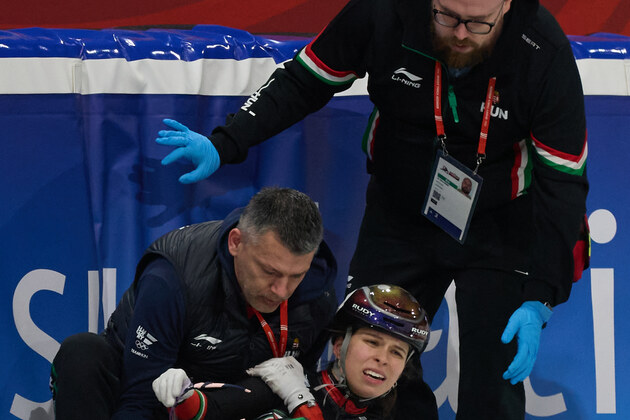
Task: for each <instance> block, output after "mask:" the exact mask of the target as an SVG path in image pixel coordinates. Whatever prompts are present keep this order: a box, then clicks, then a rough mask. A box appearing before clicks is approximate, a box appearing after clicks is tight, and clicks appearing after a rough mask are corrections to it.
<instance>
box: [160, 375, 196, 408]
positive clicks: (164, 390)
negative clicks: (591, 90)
mask: <svg viewBox="0 0 630 420" xmlns="http://www.w3.org/2000/svg"><path fill="white" fill-rule="evenodd" d="M191 385H192V384H191V382H190V379H189V378H188V375H186V372H185V371H184V370H183V369H173V368H171V369H169V370H167V371H166V372H164V373H163V374H161V375H160V376H159V377H158V378H157V379H156V380H155V381H153V392H155V396H156V397H157V399H158V400H159V401H160V402H161V403H162V404H164V406H165V407H173V406H175V405H177V404H179V403H180V402H182V401H184V400H185V399H187V398H189V397H190V396H191V395H192V394H193V391H192V389H189V388H190V386H191ZM186 389H188V391H186Z"/></svg>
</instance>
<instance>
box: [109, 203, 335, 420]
mask: <svg viewBox="0 0 630 420" xmlns="http://www.w3.org/2000/svg"><path fill="white" fill-rule="evenodd" d="M239 214H240V212H233V213H232V214H231V215H230V216H228V218H226V220H225V221H212V222H205V223H200V224H195V225H190V226H186V227H184V228H181V229H178V230H175V231H172V232H170V233H167V234H166V235H164V236H163V237H161V238H159V239H158V240H156V241H155V242H154V243H153V244H152V245H151V246H150V247H149V248H148V249H147V251H146V252H145V254H144V256H143V257H142V259H141V260H140V262H139V264H138V266H137V271H136V279H135V280H134V283H133V284H132V286H131V287H130V288H129V289H128V290H127V291H126V292H125V294H124V295H123V297H122V299H121V302H120V303H119V305H118V306H117V308H116V310H115V311H114V313H113V314H112V316H111V317H110V320H109V322H108V326H107V329H106V330H105V332H104V333H105V335H106V336H107V337H108V338H110V341H111V342H112V343H114V344H115V345H116V346H118V347H119V348H121V349H122V346H123V343H125V345H124V350H123V359H124V370H123V378H122V392H123V393H124V394H125V398H123V399H122V400H121V404H122V405H123V406H126V408H123V409H124V410H131V411H130V412H133V410H135V408H134V407H132V406H138V405H143V403H142V401H144V404H146V407H150V406H151V405H154V404H155V403H157V400H156V399H155V397H154V396H153V392H152V390H151V382H152V380H153V379H155V378H157V377H158V376H159V375H160V374H161V373H162V372H164V371H165V370H166V369H168V368H169V367H179V368H182V369H184V370H185V371H186V373H187V374H188V376H190V377H192V378H193V379H194V380H195V381H206V380H210V381H215V382H227V383H234V382H237V381H239V380H240V379H243V378H245V377H247V375H246V373H245V370H246V369H247V368H249V367H252V366H254V365H256V364H258V363H260V362H262V361H264V360H267V359H269V358H271V357H273V354H272V352H271V349H270V345H269V342H268V341H267V338H266V335H265V333H264V331H263V329H262V328H261V325H260V322H259V321H258V319H257V318H256V317H255V316H254V317H251V318H248V316H247V311H246V303H245V301H244V300H243V298H242V295H241V293H240V289H239V288H238V284H237V282H236V277H235V275H234V268H233V267H234V266H233V259H232V256H231V255H230V254H229V252H228V250H227V235H228V233H229V231H230V230H231V228H233V227H234V226H235V225H236V222H237V221H238V216H239ZM166 261H168V263H170V267H171V271H170V273H171V275H169V276H168V277H170V278H168V279H164V278H161V276H156V275H155V273H156V269H155V267H156V263H159V264H158V265H164V264H168V263H166ZM167 268H168V266H167ZM157 272H158V273H159V272H167V273H168V272H169V271H168V269H167V270H163V271H159V270H157ZM147 273H148V274H147ZM335 276H336V262H335V259H334V257H333V255H332V253H331V251H330V249H329V248H328V246H327V245H326V244H325V243H324V242H322V243H321V245H320V248H319V250H318V252H317V253H316V256H315V258H314V260H313V263H312V265H311V268H310V270H309V272H308V273H307V275H306V277H305V279H304V280H303V281H302V283H301V284H300V286H298V288H297V290H296V292H295V293H294V294H293V296H292V297H291V298H290V299H289V304H288V308H289V311H288V325H289V328H288V342H287V354H291V355H294V356H296V357H298V358H299V357H300V356H301V355H302V354H304V352H306V351H307V350H309V349H310V348H311V347H312V346H313V344H314V343H315V339H316V337H317V335H318V333H319V332H320V331H321V330H322V329H323V327H324V326H325V325H327V323H328V322H329V321H330V320H331V318H332V316H333V315H334V312H335V309H336V306H337V300H336V297H335V293H334V280H335ZM149 282H151V283H153V282H155V284H157V283H158V282H159V286H157V288H155V287H154V288H153V289H146V287H147V286H148V287H150V286H152V284H149ZM143 290H152V291H151V292H146V291H145V292H144V293H151V296H146V295H145V296H144V297H143V296H142V293H143ZM162 294H166V296H162V297H161V295H162ZM153 300H157V301H159V302H164V303H163V304H164V305H166V306H168V307H164V308H161V307H158V308H155V307H150V308H149V309H147V305H149V306H150V305H152V304H153V302H152V301H153ZM147 301H148V302H149V303H147ZM138 302H143V304H142V308H141V309H138V306H137V305H138ZM177 302H178V303H177ZM156 305H157V304H156ZM139 311H141V313H140V312H139ZM164 312H166V313H164ZM264 318H265V320H266V321H267V322H268V324H269V325H270V326H271V329H272V331H273V332H274V334H276V335H277V334H279V311H278V310H277V311H276V312H274V313H272V314H264ZM156 319H160V320H161V321H160V322H159V325H155V324H156V321H155V320H156ZM139 331H140V334H139ZM149 335H150V337H149ZM147 340H148V341H147ZM117 414H119V415H120V413H117ZM123 417H124V416H123Z"/></svg>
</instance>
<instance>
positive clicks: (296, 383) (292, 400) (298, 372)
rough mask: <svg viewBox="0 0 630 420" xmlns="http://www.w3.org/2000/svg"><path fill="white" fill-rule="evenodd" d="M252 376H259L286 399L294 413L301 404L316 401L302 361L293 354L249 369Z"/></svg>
mask: <svg viewBox="0 0 630 420" xmlns="http://www.w3.org/2000/svg"><path fill="white" fill-rule="evenodd" d="M247 373H248V374H249V375H251V376H259V377H260V378H261V379H262V380H263V381H265V383H266V384H267V385H268V386H269V388H271V390H272V391H273V392H274V393H275V394H276V395H277V396H278V397H280V398H281V399H282V400H283V401H284V405H286V406H287V408H288V409H289V413H292V412H293V411H294V410H295V409H296V408H297V407H298V406H299V405H301V404H303V403H305V402H307V401H314V400H315V397H313V394H311V392H310V391H309V390H308V388H307V387H306V378H305V377H304V370H303V369H302V365H301V364H300V362H298V361H297V360H295V358H294V357H293V356H288V357H278V358H274V359H269V360H267V361H264V362H262V363H261V364H259V365H256V366H254V367H253V368H249V369H247Z"/></svg>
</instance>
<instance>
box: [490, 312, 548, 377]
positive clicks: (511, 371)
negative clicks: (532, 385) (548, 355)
mask: <svg viewBox="0 0 630 420" xmlns="http://www.w3.org/2000/svg"><path fill="white" fill-rule="evenodd" d="M552 313H553V312H552V311H551V309H550V308H548V307H547V306H545V305H544V304H542V303H541V302H538V301H527V302H525V303H523V304H522V305H521V307H520V308H518V309H517V310H516V311H514V313H513V314H512V316H511V317H510V320H509V321H508V324H507V326H506V327H505V330H504V331H503V335H502V336H501V341H502V342H503V343H505V344H507V343H509V342H510V341H512V339H513V338H514V336H515V335H516V336H517V340H518V351H517V352H516V356H514V360H513V361H512V363H511V364H510V366H509V367H508V369H507V370H506V371H505V372H504V373H503V379H506V380H509V381H510V383H511V384H512V385H515V384H517V383H519V382H521V381H522V380H524V379H525V378H527V377H528V376H529V374H530V373H531V371H532V369H533V368H534V363H535V362H536V356H537V355H538V347H539V345H540V333H541V331H542V327H543V325H544V324H545V323H546V322H547V321H548V320H549V318H551V315H552Z"/></svg>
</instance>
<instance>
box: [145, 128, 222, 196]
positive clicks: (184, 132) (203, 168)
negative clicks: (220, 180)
mask: <svg viewBox="0 0 630 420" xmlns="http://www.w3.org/2000/svg"><path fill="white" fill-rule="evenodd" d="M163 122H164V124H166V125H167V126H169V127H170V128H172V129H173V130H175V131H170V130H160V131H159V132H158V136H159V137H158V138H157V139H155V141H156V143H158V144H162V145H165V146H177V149H175V150H173V151H172V152H171V153H169V154H168V155H167V156H166V157H165V158H164V159H162V165H168V164H169V163H172V162H174V161H176V160H177V159H180V158H186V159H188V160H190V161H191V162H192V163H193V165H195V167H196V169H195V170H193V171H192V172H189V173H187V174H184V175H182V176H181V177H179V182H181V183H182V184H191V183H193V182H197V181H201V180H202V179H205V178H207V177H209V176H210V175H212V174H213V173H214V171H216V170H217V169H219V166H221V159H220V158H219V153H218V152H217V149H216V148H215V147H214V145H213V144H212V142H211V141H210V140H209V139H208V138H207V137H205V136H202V135H201V134H199V133H196V132H194V131H192V130H190V129H189V128H188V127H186V126H185V125H184V124H181V123H179V122H177V121H175V120H169V119H165V120H164V121H163Z"/></svg>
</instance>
